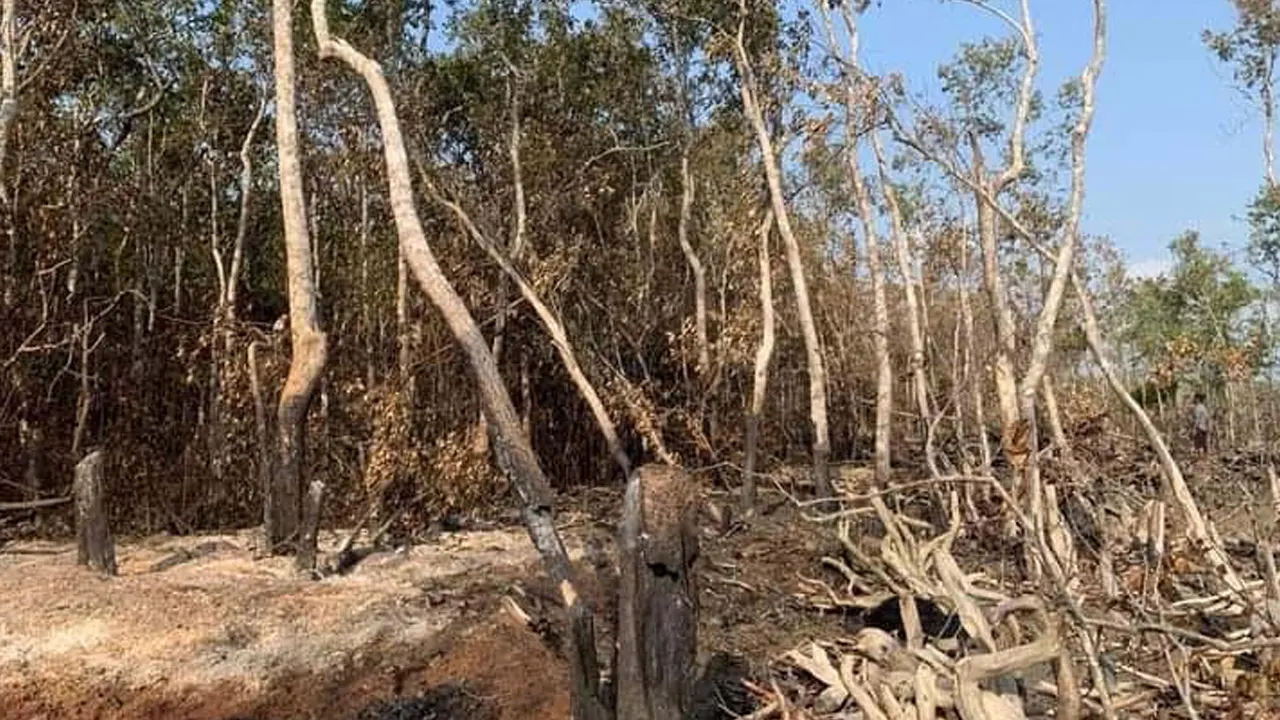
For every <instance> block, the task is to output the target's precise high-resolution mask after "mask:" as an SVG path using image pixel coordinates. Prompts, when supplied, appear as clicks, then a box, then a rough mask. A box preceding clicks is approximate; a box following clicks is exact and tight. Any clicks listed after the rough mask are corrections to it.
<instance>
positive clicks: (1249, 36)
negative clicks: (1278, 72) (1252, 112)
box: [1201, 0, 1280, 92]
mask: <svg viewBox="0 0 1280 720" xmlns="http://www.w3.org/2000/svg"><path fill="white" fill-rule="evenodd" d="M1232 4H1233V5H1235V8H1236V18H1237V19H1236V27H1234V28H1232V29H1231V30H1229V31H1226V32H1214V31H1212V30H1205V31H1204V32H1203V33H1202V34H1201V39H1202V40H1203V41H1204V44H1205V45H1206V46H1207V47H1208V48H1209V51H1210V52H1211V53H1213V55H1214V57H1216V58H1217V59H1218V60H1219V61H1220V62H1223V63H1228V64H1230V65H1232V66H1233V67H1232V75H1233V77H1234V79H1235V81H1236V83H1237V84H1239V85H1240V87H1241V88H1242V89H1244V90H1246V91H1249V92H1257V91H1259V90H1261V89H1263V88H1264V86H1267V85H1269V84H1270V83H1271V82H1272V74H1273V73H1274V70H1275V62H1276V53H1277V51H1280V7H1277V6H1276V4H1275V2H1274V1H1273V0H1232Z"/></svg>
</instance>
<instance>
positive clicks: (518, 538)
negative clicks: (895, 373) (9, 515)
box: [0, 491, 845, 720]
mask: <svg viewBox="0 0 1280 720" xmlns="http://www.w3.org/2000/svg"><path fill="white" fill-rule="evenodd" d="M773 504H774V509H775V511H774V512H772V513H771V514H770V515H768V516H767V517H764V518H762V519H760V521H758V522H756V523H754V524H753V525H752V526H751V527H750V528H749V529H746V530H738V531H735V532H732V533H730V534H729V535H728V536H727V537H719V536H718V535H717V534H715V533H714V532H712V531H711V530H710V529H708V530H707V531H706V532H705V534H704V539H703V560H702V563H703V565H702V567H703V570H704V572H703V581H702V593H701V595H702V629H701V638H702V642H701V643H700V644H701V645H702V647H703V649H704V650H705V653H704V655H709V654H710V653H711V652H726V653H730V654H733V655H735V656H740V657H743V658H745V659H746V660H748V661H749V662H750V664H751V666H752V669H753V670H755V671H757V672H759V671H763V670H764V668H765V666H766V665H767V664H768V663H769V661H770V660H771V659H772V658H774V657H776V656H777V655H779V654H780V653H782V652H785V651H786V650H789V649H791V648H793V647H796V646H797V645H799V644H800V643H802V642H806V641H808V640H810V639H814V638H818V637H831V636H833V634H839V633H841V632H842V631H843V630H844V627H845V626H844V620H843V619H842V618H841V617H839V616H837V615H834V614H830V613H822V612H820V611H818V610H816V609H815V604H814V603H813V602H811V598H810V597H808V596H807V591H806V590H805V589H804V587H805V586H804V583H803V578H804V577H805V576H806V575H812V574H814V573H816V572H819V570H818V569H817V563H816V559H817V558H818V557H820V556H821V555H822V554H824V552H830V551H831V550H832V548H831V547H830V545H831V543H832V542H834V541H833V540H832V539H831V537H830V535H829V533H827V534H824V533H822V532H821V530H819V529H818V528H815V527H811V526H809V525H808V524H807V523H805V522H804V521H802V520H800V519H799V518H797V517H795V515H794V511H793V510H792V509H791V508H789V507H787V506H786V505H784V504H783V503H782V500H781V498H777V499H776V501H775V502H774V503H773ZM562 507H564V510H563V511H562V514H561V517H562V518H563V520H562V521H561V524H562V526H564V534H565V541H566V545H567V546H568V547H569V549H570V554H571V557H573V558H575V559H578V558H580V557H581V546H582V540H583V539H584V538H585V537H587V536H592V537H595V538H597V539H600V540H603V541H604V542H605V544H606V546H608V545H609V544H611V543H610V537H611V527H610V525H611V523H610V521H611V520H612V519H613V518H614V517H616V513H617V511H618V508H619V507H620V497H618V493H616V492H613V491H605V492H599V491H591V492H590V493H588V494H587V495H586V496H582V497H571V498H565V502H564V503H563V504H562ZM338 540H339V536H338V535H336V534H332V533H326V534H324V536H323V537H322V543H321V549H322V551H323V550H326V549H327V550H329V551H332V550H333V549H334V548H335V547H336V545H337V543H338ZM254 544H255V543H254V542H253V538H252V537H251V535H250V534H248V533H241V534H230V535H219V536H198V537H169V536H160V537H149V538H140V539H133V540H121V541H118V542H117V546H116V554H117V559H118V561H119V566H120V568H119V576H118V577H115V578H106V577H102V576H100V575H98V574H96V573H94V572H91V571H89V570H88V569H86V568H83V567H78V566H77V565H76V564H75V551H74V547H73V545H72V544H71V543H69V542H34V541H23V542H11V543H9V544H7V545H4V546H3V547H0V577H3V578H4V583H3V585H0V717H4V718H10V717H12V718H24V719H25V718H31V719H32V720H35V719H39V718H49V719H50V720H53V719H55V718H56V719H58V720H63V719H66V720H75V719H79V718H85V719H88V718H93V719H95V720H98V719H102V720H105V719H113V720H114V719H116V718H119V719H122V720H123V719H131V718H140V719H151V718H154V719H156V720H159V719H160V718H165V719H166V720H172V719H178V718H191V719H192V720H230V719H232V718H243V719H248V718H253V719H254V720H268V719H272V720H274V719H275V718H280V719H282V720H284V719H288V720H294V719H303V718H324V719H325V720H330V719H332V720H343V719H344V718H353V719H359V720H387V719H389V718H422V717H433V718H438V719H441V720H443V719H444V718H468V719H470V720H543V719H548V720H550V719H554V720H563V719H564V718H567V717H568V713H569V710H568V697H567V693H566V688H567V685H568V682H567V674H568V673H567V667H566V664H565V662H564V660H563V658H562V657H560V654H559V652H558V651H557V649H556V648H555V647H554V645H555V643H554V641H553V640H551V639H549V638H548V636H547V633H546V632H542V633H539V632H534V631H533V630H531V629H530V628H529V627H527V626H526V625H524V624H522V623H520V622H518V621H516V620H515V619H514V617H513V616H512V615H511V614H509V613H507V612H505V611H504V610H503V609H502V608H503V603H502V602H501V599H502V597H503V596H504V595H511V596H513V597H517V598H520V601H521V603H522V605H523V606H524V607H525V608H526V609H529V610H531V611H533V612H534V613H535V614H536V613H537V612H542V613H543V614H544V615H546V614H548V612H550V613H552V614H554V610H550V611H548V610H547V608H549V607H554V600H549V601H541V600H540V598H544V599H545V598H554V597H555V592H554V589H552V588H549V587H544V585H547V581H546V580H545V578H544V577H543V575H542V573H541V568H540V566H539V565H538V561H537V556H536V554H535V552H534V550H533V547H532V545H531V544H530V542H529V539H528V537H527V535H526V534H525V533H524V531H523V529H522V528H520V527H519V526H509V527H504V528H499V529H490V530H470V531H464V532H457V533H445V534H441V535H439V536H438V537H437V538H435V539H434V540H432V541H430V542H427V543H425V544H421V545H417V546H413V547H410V548H407V549H404V550H400V551H395V552H383V553H379V554H376V555H373V556H370V557H368V558H367V559H365V560H364V561H363V562H361V563H360V564H359V565H357V566H356V567H355V568H354V569H353V570H352V571H351V572H350V573H349V574H347V575H342V576H331V577H327V578H325V579H323V580H319V581H313V580H307V579H303V578H300V577H299V576H297V575H296V574H295V573H294V571H293V569H292V566H291V559H290V558H259V557H255V555H254V553H253V551H252V547H253V546H254ZM606 549H609V548H608V547H606ZM179 560H182V562H178V561H179ZM798 560H799V561H798ZM587 592H588V594H590V593H591V588H588V589H587Z"/></svg>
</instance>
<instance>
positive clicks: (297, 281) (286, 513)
mask: <svg viewBox="0 0 1280 720" xmlns="http://www.w3.org/2000/svg"><path fill="white" fill-rule="evenodd" d="M272 24H273V25H272V30H273V36H274V51H275V80H276V146H277V148H278V149H279V156H280V160H279V164H280V202H281V206H282V217H283V220H284V238H285V243H284V244H285V268H286V274H287V280H288V291H289V330H290V340H291V344H292V350H293V355H292V357H291V358H290V362H289V374H288V376H287V377H286V378H285V382H284V387H283V388H282V389H281V391H280V402H279V406H278V408H277V416H278V417H277V421H276V422H277V426H276V436H277V437H276V441H277V443H278V447H277V452H276V463H275V466H276V467H275V478H274V483H273V487H272V489H271V490H272V492H271V495H272V501H271V502H270V503H269V506H270V507H271V508H272V510H273V515H272V516H269V517H267V518H266V531H267V538H268V541H269V542H270V543H271V545H272V546H277V545H279V544H280V543H283V542H285V541H287V540H288V539H289V538H290V537H293V536H295V535H297V536H298V537H299V542H298V563H299V566H300V567H301V568H302V569H304V570H310V569H312V567H313V566H314V562H315V531H316V528H315V527H307V528H300V527H299V514H300V511H301V506H300V502H301V498H302V459H303V452H304V447H305V445H304V443H305V436H306V420H307V411H308V410H309V409H310V407H311V400H312V397H313V396H314V395H315V391H316V387H317V386H318V385H319V383H320V376H321V374H322V373H323V372H324V367H325V363H326V360H327V358H328V339H327V338H326V337H325V335H324V333H323V332H322V331H321V330H320V324H319V319H318V314H319V313H318V312H317V308H316V304H317V302H316V273H315V270H314V268H313V267H312V263H313V258H312V254H311V239H310V237H309V236H308V232H307V214H306V207H305V204H304V203H305V200H304V198H303V193H302V165H301V160H300V158H299V152H298V118H297V109H296V104H295V97H294V87H295V80H294V65H293V2H292V0H272ZM312 485H316V486H317V490H316V491H314V494H313V492H308V496H309V497H314V496H315V495H318V494H319V492H321V491H323V488H324V486H323V484H322V483H321V481H320V480H319V479H318V478H315V479H313V480H312ZM311 519H312V518H308V520H311Z"/></svg>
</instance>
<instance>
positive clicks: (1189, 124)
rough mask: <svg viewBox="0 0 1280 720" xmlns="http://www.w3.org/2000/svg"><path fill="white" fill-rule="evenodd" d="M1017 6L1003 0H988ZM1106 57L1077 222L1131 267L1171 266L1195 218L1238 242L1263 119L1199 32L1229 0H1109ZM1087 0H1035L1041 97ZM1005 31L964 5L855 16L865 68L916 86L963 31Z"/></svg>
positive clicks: (1079, 39) (1083, 30)
mask: <svg viewBox="0 0 1280 720" xmlns="http://www.w3.org/2000/svg"><path fill="white" fill-rule="evenodd" d="M995 2H996V3H997V4H1000V5H1001V7H1005V8H1008V9H1011V10H1014V9H1016V2H1014V1H1013V0H995ZM1107 5H1108V15H1109V21H1108V30H1109V35H1110V37H1109V42H1108V55H1107V64H1106V67H1105V69H1104V70H1103V74H1102V77H1101V79H1100V80H1099V82H1098V95H1097V114H1096V116H1095V120H1094V127H1093V133H1092V135H1091V136H1090V139H1089V145H1088V165H1087V167H1088V178H1087V186H1086V187H1087V196H1086V199H1085V211H1084V230H1085V232H1088V233H1095V234H1105V235H1108V236H1110V237H1111V239H1112V240H1113V241H1114V242H1115V243H1116V245H1117V246H1119V247H1120V248H1121V250H1123V251H1124V253H1125V256H1126V257H1127V259H1128V261H1129V263H1130V266H1131V269H1132V271H1134V272H1135V274H1152V273H1154V272H1157V271H1158V270H1160V269H1162V268H1163V267H1164V266H1166V265H1167V261H1168V251H1167V247H1166V246H1167V244H1168V242H1169V240H1170V239H1172V238H1173V237H1174V236H1175V235H1177V234H1178V233H1180V232H1182V231H1183V230H1188V229H1193V230H1198V231H1200V233H1201V234H1202V235H1203V237H1204V240H1205V242H1206V244H1208V245H1210V246H1218V245H1220V244H1226V245H1228V246H1231V247H1235V248H1238V247H1240V246H1241V245H1242V244H1243V243H1244V241H1245V238H1246V236H1247V232H1248V231H1247V228H1246V226H1245V224H1244V222H1243V221H1242V220H1241V219H1240V216H1241V215H1242V214H1243V209H1244V206H1245V204H1246V203H1247V202H1248V200H1249V199H1250V198H1251V197H1252V195H1253V193H1254V192H1256V190H1257V188H1258V187H1259V185H1260V182H1261V179H1262V151H1261V130H1260V126H1261V123H1260V122H1259V121H1258V118H1257V116H1256V113H1255V112H1254V110H1253V109H1252V108H1251V107H1250V106H1249V104H1248V102H1247V100H1246V99H1245V98H1244V96H1243V95H1241V94H1240V92H1239V91H1237V90H1235V89H1234V88H1232V87H1231V84H1230V82H1229V81H1230V71H1229V69H1227V68H1225V67H1223V66H1221V65H1220V64H1219V63H1218V62H1217V60H1215V59H1214V58H1212V57H1210V56H1209V54H1208V52H1207V51H1206V50H1205V48H1204V46H1203V44H1202V43H1201V41H1200V33H1201V31H1203V30H1204V29H1205V28H1206V27H1212V28H1215V29H1225V28H1227V27H1229V26H1230V25H1231V24H1232V21H1233V11H1232V9H1231V6H1230V3H1229V2H1227V0H1112V1H1111V2H1109V3H1108V4H1107ZM1091 6H1092V3H1091V2H1089V1H1088V0H1032V2H1031V10H1032V14H1033V19H1034V21H1035V23H1036V25H1037V30H1038V34H1039V39H1040V44H1041V55H1042V65H1041V87H1042V89H1043V90H1044V92H1045V95H1046V97H1052V93H1053V92H1054V91H1055V90H1056V88H1057V87H1058V86H1059V85H1060V84H1061V83H1062V82H1063V81H1064V80H1066V79H1067V78H1068V77H1072V76H1076V75H1078V74H1079V72H1080V70H1081V68H1083V66H1084V63H1085V62H1086V61H1087V60H1088V56H1089V50H1090V47H1089V43H1090V39H1091V35H1090V34H1091V26H1090V23H1091V15H1090V10H1091ZM984 34H989V35H1003V34H1005V26H1003V25H1002V24H1001V23H1000V22H999V21H998V20H997V19H995V18H994V17H992V16H990V15H988V14H986V13H984V12H981V11H980V10H978V9H976V8H974V7H973V6H971V5H965V4H963V3H958V2H948V3H939V2H937V1H936V0H885V2H884V4H883V7H880V8H878V9H872V10H871V11H870V12H869V13H867V15H865V16H864V17H863V21H862V30H861V35H862V41H861V53H860V55H861V58H862V61H863V62H864V63H865V64H866V65H867V67H868V69H869V70H871V71H872V72H889V71H900V72H903V73H905V74H906V76H907V78H908V82H909V83H910V86H911V88H912V89H913V90H916V91H924V92H930V91H933V90H936V88H937V76H936V72H935V71H936V68H937V67H938V65H939V64H942V63H944V62H946V61H948V60H949V59H950V58H951V57H952V56H953V54H954V52H955V50H956V48H957V47H958V46H959V44H960V43H961V42H963V41H965V40H973V39H976V38H979V37H981V36H982V35H984Z"/></svg>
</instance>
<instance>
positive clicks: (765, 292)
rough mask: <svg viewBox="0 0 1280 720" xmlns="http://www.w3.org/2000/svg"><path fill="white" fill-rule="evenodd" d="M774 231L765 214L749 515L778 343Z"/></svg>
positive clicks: (745, 498)
mask: <svg viewBox="0 0 1280 720" xmlns="http://www.w3.org/2000/svg"><path fill="white" fill-rule="evenodd" d="M772 229H773V209H772V208H770V209H768V210H766V211H765V214H764V221H763V222H762V223H760V230H759V232H760V324H761V326H762V327H761V332H760V345H759V346H758V347H757V348H756V362H755V372H754V373H753V375H752V383H751V407H750V408H748V409H747V428H746V431H747V436H746V441H745V442H746V459H745V460H744V461H743V465H744V472H743V476H742V509H743V511H744V512H745V513H750V512H751V511H753V510H754V509H755V506H756V463H757V462H759V459H758V457H757V455H758V453H759V451H760V418H761V417H762V416H763V415H764V401H765V397H766V395H767V391H768V387H769V363H770V362H771V361H772V360H773V348H774V345H775V343H776V337H775V329H774V324H775V323H774V317H773V271H772V269H771V268H770V264H769V232H770V231H771V230H772Z"/></svg>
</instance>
